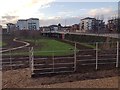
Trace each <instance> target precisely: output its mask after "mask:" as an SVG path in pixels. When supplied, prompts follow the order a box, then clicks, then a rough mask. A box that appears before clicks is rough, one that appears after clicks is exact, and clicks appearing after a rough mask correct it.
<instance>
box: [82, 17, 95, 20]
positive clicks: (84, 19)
mask: <svg viewBox="0 0 120 90" xmlns="http://www.w3.org/2000/svg"><path fill="white" fill-rule="evenodd" d="M85 19H95V18H91V17H86V18H83V19H81V20H85Z"/></svg>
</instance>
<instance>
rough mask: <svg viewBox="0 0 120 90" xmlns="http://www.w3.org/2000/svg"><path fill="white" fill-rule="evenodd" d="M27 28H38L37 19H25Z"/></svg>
mask: <svg viewBox="0 0 120 90" xmlns="http://www.w3.org/2000/svg"><path fill="white" fill-rule="evenodd" d="M27 26H28V30H39V19H37V18H30V19H28V20H27Z"/></svg>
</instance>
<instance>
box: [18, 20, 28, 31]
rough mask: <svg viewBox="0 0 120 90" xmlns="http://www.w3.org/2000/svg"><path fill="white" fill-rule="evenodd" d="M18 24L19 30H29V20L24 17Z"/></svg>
mask: <svg viewBox="0 0 120 90" xmlns="http://www.w3.org/2000/svg"><path fill="white" fill-rule="evenodd" d="M16 26H17V29H18V30H27V29H28V25H27V20H24V19H20V20H18V21H17V24H16Z"/></svg>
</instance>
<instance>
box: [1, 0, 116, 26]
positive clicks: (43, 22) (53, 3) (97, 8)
mask: <svg viewBox="0 0 120 90" xmlns="http://www.w3.org/2000/svg"><path fill="white" fill-rule="evenodd" d="M64 1H66V2H64ZM88 1H89V2H88ZM97 1H98V0H84V2H82V0H0V11H1V12H0V25H2V26H3V27H5V26H6V23H16V21H17V20H18V19H28V18H39V19H40V26H48V25H51V24H58V23H61V24H62V25H65V21H66V25H72V24H78V23H80V19H81V18H84V17H88V16H89V17H96V18H100V19H104V20H105V21H107V19H109V18H111V17H115V16H117V9H118V3H117V2H118V0H106V2H105V0H101V2H97ZM103 1H104V2H103Z"/></svg>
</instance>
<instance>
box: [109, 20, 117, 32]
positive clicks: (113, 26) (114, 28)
mask: <svg viewBox="0 0 120 90" xmlns="http://www.w3.org/2000/svg"><path fill="white" fill-rule="evenodd" d="M107 28H108V32H110V33H116V32H117V31H118V19H117V18H114V19H111V20H108V24H107Z"/></svg>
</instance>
